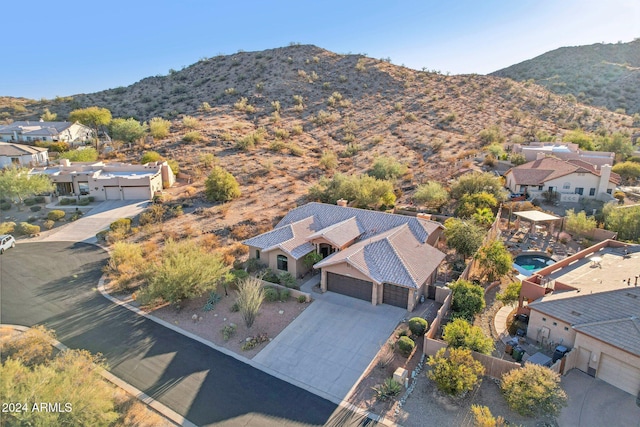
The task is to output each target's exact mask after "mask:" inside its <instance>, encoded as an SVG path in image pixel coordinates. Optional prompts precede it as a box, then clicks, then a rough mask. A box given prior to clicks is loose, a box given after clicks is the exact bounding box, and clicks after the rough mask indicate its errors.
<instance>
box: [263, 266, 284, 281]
mask: <svg viewBox="0 0 640 427" xmlns="http://www.w3.org/2000/svg"><path fill="white" fill-rule="evenodd" d="M262 280H264V281H265V282H271V283H280V278H279V277H278V275H277V274H276V273H274V272H273V270H271V269H269V270H267V271H265V272H264V274H263V275H262Z"/></svg>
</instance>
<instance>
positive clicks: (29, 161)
mask: <svg viewBox="0 0 640 427" xmlns="http://www.w3.org/2000/svg"><path fill="white" fill-rule="evenodd" d="M47 163H49V153H48V151H47V149H46V148H40V147H32V146H30V145H24V144H11V143H8V142H0V169H1V168H6V167H8V166H12V165H13V166H16V167H22V166H24V167H34V166H43V165H46V164H47Z"/></svg>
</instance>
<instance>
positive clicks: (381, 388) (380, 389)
mask: <svg viewBox="0 0 640 427" xmlns="http://www.w3.org/2000/svg"><path fill="white" fill-rule="evenodd" d="M372 388H373V391H375V393H376V399H377V400H381V401H385V400H388V399H389V398H390V397H395V396H397V395H399V394H400V392H401V391H402V384H400V383H399V382H398V381H396V380H394V379H393V378H387V379H386V380H384V382H383V383H382V384H379V385H377V386H375V387H372Z"/></svg>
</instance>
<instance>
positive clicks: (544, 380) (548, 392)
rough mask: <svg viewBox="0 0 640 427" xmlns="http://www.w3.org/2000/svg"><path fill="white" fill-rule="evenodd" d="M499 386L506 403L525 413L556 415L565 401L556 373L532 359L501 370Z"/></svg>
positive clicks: (521, 413) (564, 394) (528, 414)
mask: <svg viewBox="0 0 640 427" xmlns="http://www.w3.org/2000/svg"><path fill="white" fill-rule="evenodd" d="M501 389H502V393H503V395H504V398H505V400H506V401H507V404H508V405H509V407H510V408H511V409H512V410H514V411H516V412H518V413H519V414H520V415H525V416H541V415H557V414H558V413H559V412H560V409H561V408H562V407H563V406H565V405H566V401H567V395H566V393H565V392H564V390H562V388H561V387H560V375H558V374H557V373H555V372H553V371H552V370H551V369H549V368H547V367H544V366H540V365H534V364H532V363H527V364H525V366H524V367H523V368H521V369H514V370H512V371H510V372H508V373H506V374H504V375H503V376H502V383H501Z"/></svg>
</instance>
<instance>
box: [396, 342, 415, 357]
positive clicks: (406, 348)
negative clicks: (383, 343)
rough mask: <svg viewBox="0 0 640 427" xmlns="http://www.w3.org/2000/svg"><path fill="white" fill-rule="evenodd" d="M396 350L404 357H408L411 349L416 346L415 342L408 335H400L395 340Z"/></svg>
mask: <svg viewBox="0 0 640 427" xmlns="http://www.w3.org/2000/svg"><path fill="white" fill-rule="evenodd" d="M397 346H398V351H399V352H400V354H401V355H403V356H404V357H409V355H410V354H411V352H412V351H413V349H414V348H415V347H416V343H415V342H414V341H413V340H412V339H411V338H409V337H400V338H399V339H398V342H397Z"/></svg>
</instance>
